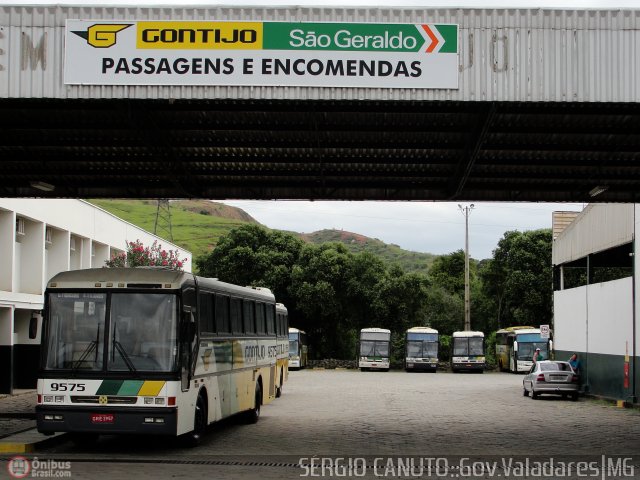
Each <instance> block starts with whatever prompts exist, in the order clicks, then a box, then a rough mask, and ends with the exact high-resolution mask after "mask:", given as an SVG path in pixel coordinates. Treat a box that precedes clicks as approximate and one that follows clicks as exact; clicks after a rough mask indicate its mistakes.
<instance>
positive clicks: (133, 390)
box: [118, 380, 144, 395]
mask: <svg viewBox="0 0 640 480" xmlns="http://www.w3.org/2000/svg"><path fill="white" fill-rule="evenodd" d="M143 383H144V380H125V381H124V383H123V384H122V386H121V387H120V389H119V390H118V395H137V394H138V392H139V391H140V387H142V384H143Z"/></svg>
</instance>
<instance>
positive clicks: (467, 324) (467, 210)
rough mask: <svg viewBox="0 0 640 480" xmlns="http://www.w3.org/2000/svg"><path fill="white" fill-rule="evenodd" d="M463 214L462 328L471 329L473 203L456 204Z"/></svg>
mask: <svg viewBox="0 0 640 480" xmlns="http://www.w3.org/2000/svg"><path fill="white" fill-rule="evenodd" d="M458 208H459V209H460V212H462V214H463V215H464V220H465V225H464V329H465V330H466V331H469V330H471V301H470V299H469V215H471V210H473V208H474V205H473V203H472V204H471V205H469V206H467V207H463V206H462V205H460V204H458Z"/></svg>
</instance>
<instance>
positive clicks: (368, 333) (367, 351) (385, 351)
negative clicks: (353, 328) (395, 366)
mask: <svg viewBox="0 0 640 480" xmlns="http://www.w3.org/2000/svg"><path fill="white" fill-rule="evenodd" d="M390 350H391V331H390V330H387V329H385V328H363V329H362V330H360V344H359V345H358V367H360V370H362V371H363V372H364V371H365V370H370V369H377V370H385V371H388V370H389V365H390V357H391V355H390Z"/></svg>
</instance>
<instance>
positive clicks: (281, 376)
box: [276, 370, 284, 398]
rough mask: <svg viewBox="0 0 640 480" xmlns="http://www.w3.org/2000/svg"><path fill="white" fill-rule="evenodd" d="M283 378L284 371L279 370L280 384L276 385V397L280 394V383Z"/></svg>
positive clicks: (281, 383)
mask: <svg viewBox="0 0 640 480" xmlns="http://www.w3.org/2000/svg"><path fill="white" fill-rule="evenodd" d="M283 380H284V372H283V371H282V370H280V384H279V385H277V386H276V398H280V397H281V396H282V385H283V383H284V382H283Z"/></svg>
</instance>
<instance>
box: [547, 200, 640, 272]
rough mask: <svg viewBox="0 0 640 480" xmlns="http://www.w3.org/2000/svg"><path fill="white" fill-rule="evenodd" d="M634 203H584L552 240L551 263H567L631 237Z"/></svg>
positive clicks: (606, 248) (627, 241) (629, 239)
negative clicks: (575, 216) (584, 205)
mask: <svg viewBox="0 0 640 480" xmlns="http://www.w3.org/2000/svg"><path fill="white" fill-rule="evenodd" d="M634 209H635V205H634V204H616V203H609V204H604V203H595V204H590V205H588V206H587V207H586V208H585V209H584V210H583V211H582V212H581V213H580V214H579V215H578V216H577V218H576V219H575V220H574V221H573V222H572V223H571V225H569V226H568V227H567V228H566V229H565V230H564V231H563V232H562V233H561V234H560V235H558V238H556V239H555V240H554V242H553V254H552V261H553V264H554V265H561V264H563V263H567V262H571V261H573V260H578V259H581V258H584V257H586V256H587V255H589V254H592V253H598V252H602V251H604V250H608V249H610V248H613V247H617V246H619V245H624V244H626V243H629V242H631V241H632V240H633V233H634V227H635V226H634Z"/></svg>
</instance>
